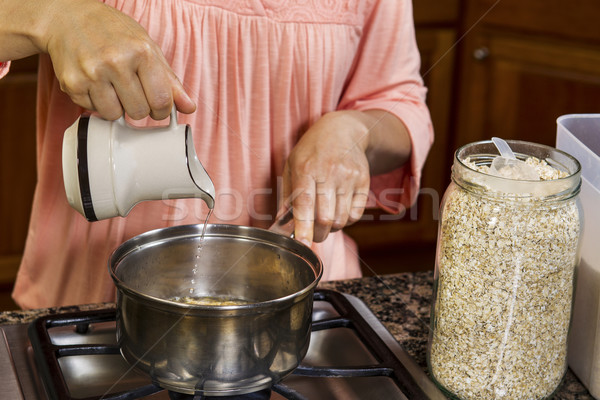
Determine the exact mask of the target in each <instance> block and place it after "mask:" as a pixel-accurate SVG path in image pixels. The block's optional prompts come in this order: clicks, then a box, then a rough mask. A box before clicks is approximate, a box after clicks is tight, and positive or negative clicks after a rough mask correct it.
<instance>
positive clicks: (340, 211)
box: [331, 189, 353, 232]
mask: <svg viewBox="0 0 600 400" xmlns="http://www.w3.org/2000/svg"><path fill="white" fill-rule="evenodd" d="M352 197H353V191H352V190H350V189H340V190H338V192H337V196H336V203H335V216H334V218H333V223H332V225H331V232H336V231H339V230H340V229H342V228H343V227H345V226H346V225H347V224H348V219H349V216H350V209H351V207H352Z"/></svg>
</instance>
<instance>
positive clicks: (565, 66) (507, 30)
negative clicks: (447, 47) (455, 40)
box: [453, 0, 600, 147]
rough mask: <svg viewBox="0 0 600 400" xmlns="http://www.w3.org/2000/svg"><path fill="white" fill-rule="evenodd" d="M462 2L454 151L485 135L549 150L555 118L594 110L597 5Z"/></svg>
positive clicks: (599, 66) (599, 89) (598, 84)
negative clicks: (462, 38)
mask: <svg viewBox="0 0 600 400" xmlns="http://www.w3.org/2000/svg"><path fill="white" fill-rule="evenodd" d="M467 5H468V6H467V9H466V16H467V18H466V19H465V21H464V23H463V30H464V31H465V33H466V34H465V40H464V43H463V44H462V46H461V55H460V63H461V68H460V75H459V82H460V86H459V88H458V89H459V90H458V93H457V94H458V97H457V99H458V104H459V107H458V109H457V111H458V114H457V125H456V136H455V141H454V143H453V145H454V147H458V146H460V145H463V144H465V143H469V142H474V141H478V140H485V139H489V138H490V137H492V136H499V137H503V138H508V139H520V140H527V141H532V142H537V143H544V144H548V145H552V146H554V145H555V144H556V119H557V118H558V117H559V116H560V115H563V114H568V113H593V112H596V113H597V112H599V111H600V25H599V24H598V21H597V17H598V16H599V15H600V3H598V2H597V1H587V0H586V1H582V0H577V1H574V2H573V3H569V4H568V6H567V5H566V3H564V2H561V1H554V0H552V1H548V0H529V1H527V2H521V1H517V0H503V1H502V2H497V3H493V2H491V1H487V0H477V1H468V2H467ZM542 11H543V12H542Z"/></svg>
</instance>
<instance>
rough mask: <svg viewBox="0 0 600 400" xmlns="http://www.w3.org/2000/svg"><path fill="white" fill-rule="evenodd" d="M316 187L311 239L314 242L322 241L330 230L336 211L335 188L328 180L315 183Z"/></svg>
mask: <svg viewBox="0 0 600 400" xmlns="http://www.w3.org/2000/svg"><path fill="white" fill-rule="evenodd" d="M316 187H317V192H316V199H315V222H314V227H313V229H314V237H313V240H314V241H315V242H322V241H323V240H325V239H326V238H327V235H329V232H330V231H331V226H332V224H333V219H334V217H335V212H336V195H335V189H334V188H333V187H331V185H330V183H329V182H326V183H317V184H316Z"/></svg>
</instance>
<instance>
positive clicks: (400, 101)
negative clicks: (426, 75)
mask: <svg viewBox="0 0 600 400" xmlns="http://www.w3.org/2000/svg"><path fill="white" fill-rule="evenodd" d="M106 3H107V4H109V5H111V6H113V7H115V8H117V9H119V10H121V11H123V12H124V13H126V14H128V15H130V16H131V17H133V18H134V19H135V20H137V21H138V22H139V23H140V24H141V25H142V26H144V27H145V28H146V29H147V31H148V33H149V34H150V36H151V37H152V38H153V39H154V40H155V41H156V42H157V43H158V44H159V46H160V47H161V48H162V49H163V52H164V54H165V56H166V58H167V60H168V61H169V62H170V64H171V66H172V68H173V70H174V71H175V73H176V74H177V75H178V77H179V78H180V79H181V80H182V82H183V83H184V86H185V87H186V88H187V90H188V92H189V93H190V95H191V96H192V97H193V98H194V99H195V100H196V102H197V105H198V110H197V111H196V112H195V113H194V114H192V115H183V114H179V123H187V124H189V125H190V126H191V127H192V131H193V134H194V141H195V146H196V151H197V153H198V157H199V159H200V160H201V162H202V163H203V165H204V167H205V168H206V170H207V172H208V173H209V175H210V176H211V178H212V180H213V182H214V183H215V188H216V207H215V210H214V213H213V216H212V217H211V220H210V221H209V222H210V223H227V224H241V225H250V226H259V227H268V226H269V225H270V224H271V222H272V216H273V215H274V214H275V212H276V198H277V190H278V189H279V186H280V182H281V178H280V177H281V175H282V172H283V167H284V164H285V160H286V158H287V156H288V154H289V153H290V151H291V149H292V147H293V146H294V144H295V143H296V142H297V141H298V138H299V137H300V136H301V135H302V133H303V132H304V131H305V130H306V128H307V127H308V126H310V125H311V124H312V123H314V122H315V121H316V120H317V119H318V118H319V117H321V116H322V115H323V114H324V113H326V112H329V111H332V110H340V109H354V110H368V109H385V110H389V111H391V112H392V113H394V114H395V115H397V116H398V117H399V118H400V119H401V120H402V121H403V122H404V124H405V125H406V126H407V128H408V130H409V132H410V135H411V139H412V157H411V160H410V163H409V164H407V165H406V166H405V167H403V168H400V169H398V170H396V171H393V172H391V173H389V174H385V175H380V176H375V177H373V178H372V181H371V190H372V193H371V202H370V205H371V206H375V205H377V206H379V207H384V208H385V209H386V210H388V211H390V212H398V211H400V210H402V209H403V208H404V207H407V206H409V205H410V204H411V203H412V202H413V201H414V199H415V197H416V194H417V190H418V185H419V181H420V171H421V168H422V165H423V163H424V161H425V157H426V155H427V152H428V150H429V147H430V146H431V143H432V140H433V132H432V127H431V121H430V117H429V113H428V110H427V108H426V106H425V103H424V101H425V93H426V89H425V88H424V87H423V82H422V79H421V77H420V75H419V64H420V60H419V53H418V50H417V47H416V44H415V38H414V27H413V22H412V9H411V2H410V1H409V0H379V1H377V0H371V1H358V0H355V1H346V0H344V1H342V0H339V1H331V0H311V1H303V2H289V1H283V0H236V1H232V0H229V1H226V2H224V1H217V0H170V1H166V0H135V1H133V0H106ZM7 70H8V63H5V64H3V65H2V64H0V76H2V75H3V74H5V73H6V71H7ZM82 111H83V110H82V109H81V108H79V107H77V106H76V105H74V104H73V103H72V102H71V101H70V99H69V97H68V96H67V95H65V94H64V93H63V92H62V91H61V90H60V87H59V83H58V81H57V80H56V78H55V76H54V73H53V70H52V64H51V62H50V59H49V58H48V57H47V56H41V58H40V68H39V87H38V111H37V118H38V126H37V143H38V146H37V163H38V164H37V165H38V183H37V187H36V191H35V196H34V201H33V209H32V216H31V222H30V227H29V231H28V237H27V243H26V246H25V252H24V255H23V260H22V265H21V267H20V270H19V273H18V276H17V281H16V284H15V289H14V293H13V297H14V299H15V301H16V302H17V303H18V304H19V305H20V306H22V307H23V308H39V307H48V306H58V305H70V304H82V303H93V302H104V301H114V296H115V290H114V285H113V283H112V281H111V279H110V276H109V274H108V271H107V261H108V258H109V256H110V254H111V252H112V251H113V250H114V249H115V248H116V247H118V246H119V244H121V243H122V242H124V241H125V240H127V239H129V238H131V237H133V236H135V235H138V234H140V233H143V232H145V231H148V230H151V229H155V228H161V227H167V226H172V225H179V224H195V223H203V222H204V219H205V218H206V215H207V209H206V206H205V205H204V203H203V202H201V201H198V200H168V201H167V200H166V201H150V202H144V203H141V204H138V205H137V206H135V207H134V208H133V210H132V211H131V213H130V214H129V216H128V217H126V218H113V219H110V220H104V221H99V222H93V223H89V222H87V221H86V220H85V219H84V218H83V217H82V216H81V215H79V214H78V213H77V212H75V211H74V210H73V209H71V208H70V207H69V205H68V203H67V200H66V197H65V192H64V187H63V181H62V166H61V148H62V137H63V132H64V130H65V129H66V128H67V127H68V126H69V125H71V124H72V123H73V122H74V121H75V120H76V119H77V117H78V116H79V115H80V114H81V113H82ZM143 123H144V124H147V125H152V124H164V123H166V122H156V121H152V120H150V119H147V120H145V121H144V122H143ZM313 249H314V250H315V251H316V252H317V254H319V256H320V257H321V259H322V260H323V263H324V279H340V278H350V277H358V276H360V268H359V263H358V256H357V249H356V245H355V244H354V243H353V241H352V240H350V239H349V238H348V237H347V236H345V235H344V234H343V233H342V232H336V233H333V234H330V235H329V237H328V238H327V240H326V241H325V242H323V243H316V244H314V245H313Z"/></svg>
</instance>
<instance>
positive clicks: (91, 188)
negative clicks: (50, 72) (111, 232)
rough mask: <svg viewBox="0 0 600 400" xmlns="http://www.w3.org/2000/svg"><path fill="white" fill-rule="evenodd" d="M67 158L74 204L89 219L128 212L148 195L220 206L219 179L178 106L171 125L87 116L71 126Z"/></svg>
mask: <svg viewBox="0 0 600 400" xmlns="http://www.w3.org/2000/svg"><path fill="white" fill-rule="evenodd" d="M62 162H63V179H64V184H65V191H66V193H67V199H68V201H69V204H70V205H71V207H73V208H74V209H75V210H77V211H78V212H79V213H80V214H82V215H83V216H84V217H85V218H86V219H87V220H89V221H97V220H102V219H106V218H112V217H116V216H123V217H124V216H126V215H127V214H128V213H129V211H131V209H132V208H133V206H135V205H136V204H137V203H139V202H141V201H144V200H161V199H180V198H201V199H202V200H204V201H205V202H206V204H207V205H208V207H209V208H211V209H212V208H213V207H214V198H215V188H214V185H213V182H212V181H211V179H210V177H209V176H208V174H207V173H206V171H205V170H204V167H203V166H202V164H201V163H200V161H199V160H198V157H197V156H196V151H195V149H194V144H193V141H192V130H191V128H190V126H189V125H178V124H177V112H176V110H175V109H173V111H172V112H171V121H170V123H169V125H168V126H161V127H151V128H136V127H133V126H131V125H129V124H128V123H127V122H126V121H125V119H124V118H123V117H121V118H119V119H118V120H116V121H107V120H104V119H102V118H99V117H96V116H90V115H82V116H80V117H79V118H78V119H77V121H75V123H74V124H73V125H71V126H70V127H69V128H67V130H66V131H65V135H64V139H63V154H62Z"/></svg>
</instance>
